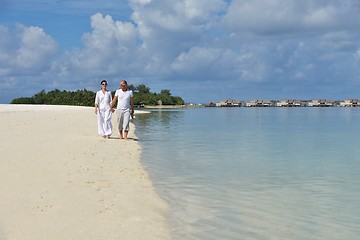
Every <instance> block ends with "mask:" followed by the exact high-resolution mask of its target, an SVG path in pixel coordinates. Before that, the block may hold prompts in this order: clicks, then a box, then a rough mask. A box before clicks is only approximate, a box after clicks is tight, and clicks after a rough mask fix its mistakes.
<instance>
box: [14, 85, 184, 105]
mask: <svg viewBox="0 0 360 240" xmlns="http://www.w3.org/2000/svg"><path fill="white" fill-rule="evenodd" d="M129 89H131V90H132V91H133V92H134V104H135V105H136V106H145V105H149V106H156V105H184V104H185V102H184V100H183V99H182V98H181V97H178V96H171V93H170V90H168V89H163V90H161V91H160V93H156V92H151V91H150V88H149V87H147V86H146V85H144V84H140V85H138V86H134V85H130V86H129ZM114 94H115V91H113V92H112V96H114ZM95 95H96V93H95V92H93V91H89V90H86V89H83V90H77V91H66V90H63V91H60V90H59V89H55V90H51V91H48V92H46V91H45V90H42V91H40V92H38V93H36V94H34V95H33V96H32V97H21V98H16V99H13V100H12V101H11V104H47V105H75V106H94V100H95Z"/></svg>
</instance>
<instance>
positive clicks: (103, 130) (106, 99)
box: [95, 80, 114, 138]
mask: <svg viewBox="0 0 360 240" xmlns="http://www.w3.org/2000/svg"><path fill="white" fill-rule="evenodd" d="M106 87H107V81H106V80H102V81H101V90H99V91H98V92H97V93H96V97H95V114H97V118H98V133H99V134H100V135H101V136H102V137H103V138H110V136H111V134H112V124H111V116H112V113H113V112H114V109H113V108H112V107H111V106H110V103H111V102H112V96H111V92H110V91H107V90H106Z"/></svg>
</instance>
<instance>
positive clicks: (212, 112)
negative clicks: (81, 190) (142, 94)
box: [135, 108, 360, 240]
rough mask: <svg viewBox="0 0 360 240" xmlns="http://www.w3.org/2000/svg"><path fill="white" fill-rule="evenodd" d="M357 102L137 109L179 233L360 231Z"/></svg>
mask: <svg viewBox="0 0 360 240" xmlns="http://www.w3.org/2000/svg"><path fill="white" fill-rule="evenodd" d="M359 123H360V108H201V109H182V110H157V111H152V113H151V114H143V115H139V116H138V117H137V118H136V120H135V124H136V135H137V136H138V137H139V140H140V141H139V142H140V144H141V145H142V150H143V157H142V162H143V164H144V166H145V167H146V169H147V171H148V172H149V174H150V176H151V178H152V180H153V182H154V185H155V187H156V189H157V191H158V192H159V194H160V195H161V196H162V197H163V198H164V199H165V200H166V201H167V202H168V203H169V206H170V211H169V215H168V218H169V222H170V224H171V226H172V230H173V239H175V240H180V239H182V240H183V239H187V240H192V239H206V240H208V239H210V240H211V239H214V240H215V239H229V240H232V239H258V240H262V239H264V240H265V239H276V240H277V239H299V240H300V239H324V240H325V239H339V240H345V239H349V240H350V239H351V240H352V239H357V238H358V236H359V235H360V229H359V226H360V204H359V202H360V177H359V172H360V171H359V170H360V147H359V143H360V125H359Z"/></svg>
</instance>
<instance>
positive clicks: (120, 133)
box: [119, 130, 123, 140]
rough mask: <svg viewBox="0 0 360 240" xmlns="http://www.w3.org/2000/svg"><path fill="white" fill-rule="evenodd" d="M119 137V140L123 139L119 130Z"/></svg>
mask: <svg viewBox="0 0 360 240" xmlns="http://www.w3.org/2000/svg"><path fill="white" fill-rule="evenodd" d="M119 136H120V137H119V138H120V140H121V139H123V134H122V130H120V131H119Z"/></svg>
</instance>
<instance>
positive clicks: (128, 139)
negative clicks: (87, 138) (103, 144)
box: [108, 137, 139, 141]
mask: <svg viewBox="0 0 360 240" xmlns="http://www.w3.org/2000/svg"><path fill="white" fill-rule="evenodd" d="M108 139H117V140H120V137H109V138H108ZM121 140H124V141H139V139H137V138H131V137H128V138H127V140H125V139H124V138H122V139H121Z"/></svg>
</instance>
